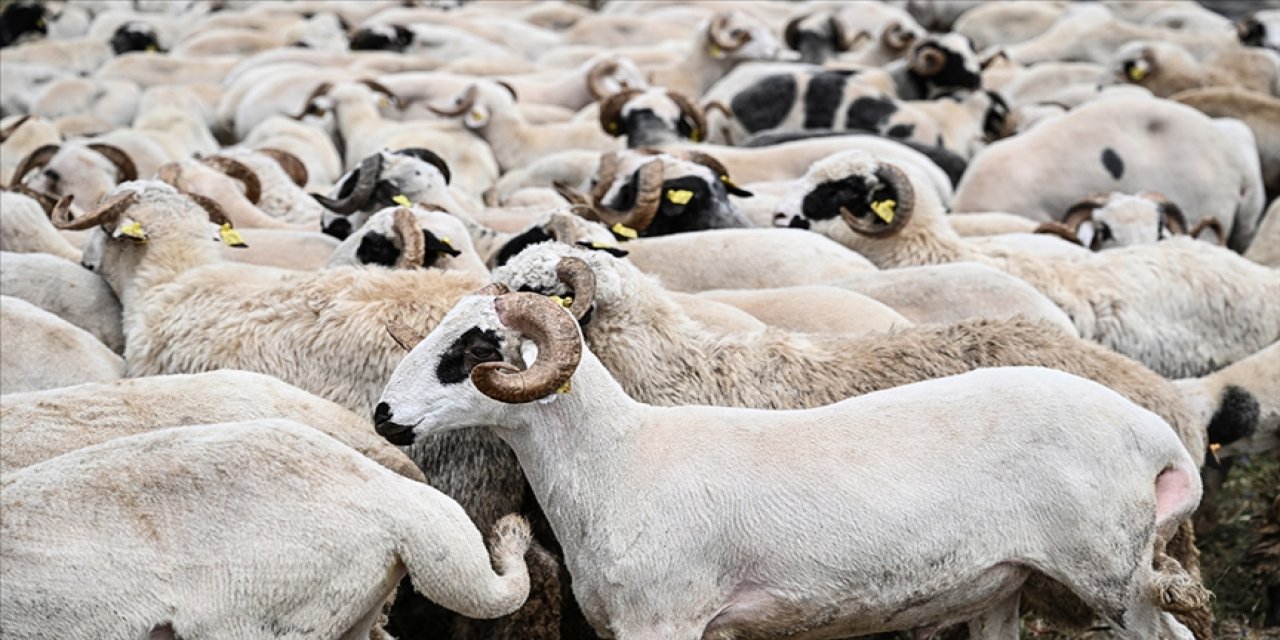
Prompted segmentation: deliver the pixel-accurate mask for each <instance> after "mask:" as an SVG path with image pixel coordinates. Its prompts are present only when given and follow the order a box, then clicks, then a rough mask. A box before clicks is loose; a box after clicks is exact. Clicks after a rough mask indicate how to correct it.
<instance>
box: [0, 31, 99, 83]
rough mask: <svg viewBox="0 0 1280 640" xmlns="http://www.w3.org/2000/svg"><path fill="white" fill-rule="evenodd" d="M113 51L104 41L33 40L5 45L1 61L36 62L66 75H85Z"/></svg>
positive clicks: (91, 71) (84, 39)
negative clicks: (9, 45)
mask: <svg viewBox="0 0 1280 640" xmlns="http://www.w3.org/2000/svg"><path fill="white" fill-rule="evenodd" d="M114 55H115V52H113V51H112V50H111V45H109V44H107V42H106V41H105V39H104V40H97V39H94V38H73V39H70V40H35V41H32V42H25V43H23V44H20V45H17V46H14V47H8V48H6V50H5V52H4V59H5V64H6V65H9V64H12V63H15V62H38V63H41V64H42V65H49V66H52V67H56V68H58V69H61V70H63V71H65V72H67V73H68V75H76V74H84V75H89V74H92V73H94V72H95V71H97V70H98V69H99V68H101V67H102V66H104V65H105V64H107V63H108V61H110V60H111V59H112V57H113V56H114Z"/></svg>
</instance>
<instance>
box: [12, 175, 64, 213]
mask: <svg viewBox="0 0 1280 640" xmlns="http://www.w3.org/2000/svg"><path fill="white" fill-rule="evenodd" d="M9 190H10V191H12V192H14V193H20V194H22V195H24V196H26V197H28V198H31V199H32V200H35V201H36V202H37V203H38V204H39V205H40V208H41V209H44V212H45V213H49V212H50V211H53V208H54V207H55V206H56V205H57V204H58V198H57V196H55V195H53V194H51V193H45V192H43V191H36V190H35V189H32V188H31V187H28V186H27V185H25V184H22V183H21V182H18V183H14V184H13V186H11V187H9Z"/></svg>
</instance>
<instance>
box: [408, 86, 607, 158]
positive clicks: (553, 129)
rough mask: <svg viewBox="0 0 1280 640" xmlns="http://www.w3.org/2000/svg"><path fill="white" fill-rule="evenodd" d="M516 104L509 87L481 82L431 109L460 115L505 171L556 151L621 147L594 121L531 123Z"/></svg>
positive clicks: (445, 115)
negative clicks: (483, 141)
mask: <svg viewBox="0 0 1280 640" xmlns="http://www.w3.org/2000/svg"><path fill="white" fill-rule="evenodd" d="M515 105H516V96H515V94H513V93H512V92H511V90H510V88H508V87H505V86H503V85H501V84H498V83H496V82H489V81H478V82H475V83H473V84H471V85H470V86H468V87H467V89H466V90H465V91H463V92H462V94H461V95H458V96H455V97H454V98H453V99H452V101H451V104H450V106H448V107H435V106H432V107H430V109H431V111H432V112H434V113H435V114H436V115H439V116H441V117H444V118H460V119H461V121H462V125H463V126H464V127H466V128H467V130H469V131H472V132H474V133H475V134H476V135H477V136H479V137H480V138H482V139H483V140H485V141H486V142H488V143H489V145H490V146H491V147H492V148H493V155H494V157H495V158H496V159H497V161H498V165H499V166H500V167H501V168H502V170H503V171H508V170H511V169H514V168H517V167H522V166H525V165H527V164H529V163H531V162H533V161H534V160H535V159H537V158H538V157H541V156H543V155H546V154H548V153H552V152H554V151H561V150H565V149H590V150H594V151H611V150H615V149H617V148H619V147H620V146H621V145H620V144H619V143H618V141H617V140H614V139H613V138H612V137H610V135H609V134H607V133H605V132H603V131H601V130H600V129H599V127H598V125H597V124H596V123H594V122H589V123H575V122H567V123H560V124H546V125H541V126H534V125H531V124H529V122H528V121H527V120H525V119H524V117H523V116H521V115H520V113H519V112H518V111H517V110H516V108H515ZM452 164H453V163H450V165H452Z"/></svg>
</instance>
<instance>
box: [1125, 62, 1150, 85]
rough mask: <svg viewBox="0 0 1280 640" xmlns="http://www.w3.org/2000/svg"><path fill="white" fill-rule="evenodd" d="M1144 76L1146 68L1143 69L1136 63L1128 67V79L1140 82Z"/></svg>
mask: <svg viewBox="0 0 1280 640" xmlns="http://www.w3.org/2000/svg"><path fill="white" fill-rule="evenodd" d="M1145 77H1147V70H1146V69H1143V68H1142V67H1139V66H1138V65H1136V64H1135V65H1133V66H1132V67H1129V79H1130V80H1133V81H1134V82H1142V79H1143V78H1145Z"/></svg>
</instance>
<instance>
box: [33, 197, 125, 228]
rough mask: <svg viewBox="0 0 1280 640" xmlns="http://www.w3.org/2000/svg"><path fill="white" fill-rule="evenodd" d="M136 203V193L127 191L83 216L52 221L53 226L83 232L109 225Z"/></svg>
mask: <svg viewBox="0 0 1280 640" xmlns="http://www.w3.org/2000/svg"><path fill="white" fill-rule="evenodd" d="M137 201H138V192H137V191H129V192H127V193H122V194H120V195H118V196H116V197H114V198H112V199H110V200H108V201H107V202H104V203H102V204H100V205H98V206H97V207H95V208H94V209H93V210H92V211H86V212H85V214H84V215H82V216H80V217H79V218H76V219H74V220H69V221H66V222H60V221H58V220H54V221H53V226H55V227H57V228H59V229H66V230H68V231H83V230H85V229H89V228H91V227H96V226H98V225H104V224H111V223H112V222H115V221H116V220H117V219H119V218H120V216H121V215H123V214H124V212H125V211H128V210H129V207H132V206H133V205H134V203H136V202H137Z"/></svg>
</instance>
